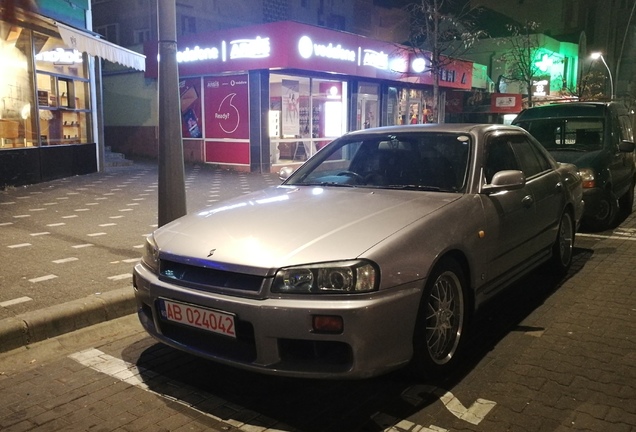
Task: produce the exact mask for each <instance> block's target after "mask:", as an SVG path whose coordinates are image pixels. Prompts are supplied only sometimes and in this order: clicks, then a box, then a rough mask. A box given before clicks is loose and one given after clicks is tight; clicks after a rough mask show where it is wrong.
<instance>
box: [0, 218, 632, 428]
mask: <svg viewBox="0 0 636 432" xmlns="http://www.w3.org/2000/svg"><path fill="white" fill-rule="evenodd" d="M635 264H636V217H635V215H631V216H629V217H628V218H626V219H625V220H623V221H622V223H621V225H620V226H619V227H618V228H616V229H614V230H612V231H607V232H603V233H579V235H578V238H577V242H576V251H575V257H574V265H573V267H572V269H571V271H570V273H569V274H568V275H567V277H566V278H565V279H564V280H554V279H553V278H552V276H551V275H550V274H547V273H545V272H544V271H543V269H540V270H538V271H535V272H533V273H532V274H530V275H529V276H528V277H526V278H524V279H523V280H521V281H519V282H518V283H517V284H515V285H514V286H512V287H511V288H510V289H508V290H507V291H506V292H505V293H503V295H501V296H499V297H498V298H497V299H496V300H495V301H493V302H492V303H491V304H489V305H488V307H487V308H486V309H485V310H484V311H482V313H481V314H480V315H479V316H478V317H477V318H476V320H475V322H474V323H473V327H472V332H471V333H470V335H469V349H468V351H467V352H468V353H469V355H468V356H467V358H466V361H465V362H464V363H463V364H462V365H461V367H460V369H459V370H458V373H457V374H455V375H454V376H449V377H445V378H444V379H441V380H440V382H439V383H437V384H435V385H432V384H430V383H426V382H418V381H415V380H413V379H412V378H411V377H410V376H409V375H408V374H407V373H406V372H404V371H397V372H394V373H391V374H388V375H385V376H381V377H377V378H374V379H368V380H360V381H321V380H301V379H290V378H278V377H272V376H264V375H258V374H254V373H249V372H245V371H241V370H236V369H232V368H229V367H225V366H220V365H217V364H214V363H211V362H208V361H205V360H202V359H198V358H195V357H192V356H190V355H188V354H184V353H181V352H179V351H176V350H174V349H172V348H168V347H165V346H163V345H160V344H158V343H156V342H155V341H154V340H153V339H151V338H150V337H148V336H147V335H146V334H145V333H144V332H143V331H142V329H141V327H140V325H139V324H138V322H137V319H136V317H135V316H134V315H127V316H124V317H122V318H119V319H116V320H112V321H108V322H105V323H101V324H97V325H94V326H90V327H87V328H84V329H81V330H78V331H75V332H73V333H68V334H65V335H61V336H58V337H55V338H51V339H48V340H46V341H43V342H39V343H36V344H32V345H29V346H27V347H23V348H19V349H16V350H13V351H10V352H6V353H3V354H0V430H2V431H22V430H29V431H31V430H34V431H54V430H73V431H75V430H95V431H161V430H165V431H192V430H194V431H198V430H200V431H203V430H205V431H243V432H254V431H303V432H305V431H306V432H313V431H388V432H406V431H412V432H431V431H435V432H445V431H481V432H503V431H515V432H517V431H541V432H543V431H598V432H606V431H611V432H636V368H635V367H634V365H635V364H636V290H635V289H634V288H635V287H636V282H635V276H636V266H635ZM131 289H132V288H131Z"/></svg>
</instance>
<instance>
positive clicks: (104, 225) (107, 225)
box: [99, 222, 117, 227]
mask: <svg viewBox="0 0 636 432" xmlns="http://www.w3.org/2000/svg"><path fill="white" fill-rule="evenodd" d="M116 225H117V224H116V223H114V222H111V223H106V224H100V225H99V226H100V227H109V226H116Z"/></svg>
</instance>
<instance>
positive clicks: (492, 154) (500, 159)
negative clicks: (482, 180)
mask: <svg viewBox="0 0 636 432" xmlns="http://www.w3.org/2000/svg"><path fill="white" fill-rule="evenodd" d="M506 138H507V137H505V136H498V137H494V138H493V139H491V140H490V142H489V143H488V153H487V155H486V163H485V165H484V174H485V175H486V183H490V182H491V181H492V178H493V176H494V175H495V174H496V173H498V172H499V171H504V170H519V169H520V168H519V165H518V164H517V159H516V158H515V154H514V152H513V151H512V147H511V146H510V143H509V142H508V140H507V139H506Z"/></svg>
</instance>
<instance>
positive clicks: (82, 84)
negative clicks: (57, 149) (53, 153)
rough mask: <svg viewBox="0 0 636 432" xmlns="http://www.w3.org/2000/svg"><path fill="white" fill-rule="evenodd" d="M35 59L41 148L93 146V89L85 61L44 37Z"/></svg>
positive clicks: (58, 41)
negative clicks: (67, 145)
mask: <svg viewBox="0 0 636 432" xmlns="http://www.w3.org/2000/svg"><path fill="white" fill-rule="evenodd" d="M36 46H40V49H39V52H38V53H37V54H36V57H35V60H36V62H35V64H36V85H37V88H36V91H37V106H38V118H39V134H40V136H39V138H40V143H41V145H44V146H46V145H61V144H84V143H89V142H92V135H91V128H90V118H91V116H90V112H91V111H90V88H89V81H88V78H87V71H86V69H85V65H84V57H83V55H82V54H81V53H79V52H78V51H75V50H70V49H68V48H66V47H65V46H64V43H63V42H62V40H61V39H57V38H49V37H41V43H40V44H36Z"/></svg>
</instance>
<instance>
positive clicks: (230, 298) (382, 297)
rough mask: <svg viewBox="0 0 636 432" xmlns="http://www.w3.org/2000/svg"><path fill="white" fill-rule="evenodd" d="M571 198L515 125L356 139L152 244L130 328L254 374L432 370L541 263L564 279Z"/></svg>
mask: <svg viewBox="0 0 636 432" xmlns="http://www.w3.org/2000/svg"><path fill="white" fill-rule="evenodd" d="M290 172H291V170H283V177H285V176H286V175H288V174H289V173H290ZM582 205H583V204H582V188H581V180H580V178H579V176H578V174H577V171H576V167H575V166H573V165H569V164H559V163H557V162H556V161H555V160H554V159H553V158H552V157H551V156H550V154H549V153H548V152H547V151H546V150H545V149H543V147H541V146H540V145H539V144H538V143H537V142H536V141H535V140H534V139H533V138H532V137H531V136H530V135H529V134H528V133H527V132H525V131H524V130H523V129H521V128H518V127H514V126H503V125H454V124H448V125H408V126H393V127H383V128H375V129H366V130H361V131H356V132H351V133H349V134H346V135H344V136H342V137H341V138H339V139H336V140H335V141H333V142H331V143H330V144H328V145H327V146H326V147H325V148H323V149H321V150H320V151H319V152H318V153H316V154H315V155H314V156H313V157H312V158H310V159H309V160H308V161H307V162H305V163H304V164H303V165H302V166H301V167H300V168H298V170H296V171H295V172H293V174H291V175H289V177H288V178H287V179H286V180H284V182H283V183H282V185H280V186H277V187H272V188H269V189H265V190H263V191H260V192H257V193H252V194H249V195H245V196H241V197H237V198H235V199H233V200H230V201H228V202H224V203H222V204H218V205H215V206H212V207H209V208H205V209H203V210H201V211H198V212H194V213H191V214H189V215H186V216H184V217H182V218H179V219H177V220H175V221H174V222H171V223H169V224H166V225H165V226H163V227H161V228H159V229H157V230H156V231H155V232H154V233H153V234H152V235H150V236H149V237H148V238H147V242H146V247H145V253H144V255H143V258H142V260H141V262H140V263H139V264H137V265H136V266H135V268H134V278H133V284H134V289H135V295H136V299H137V305H138V314H139V319H140V321H141V324H142V325H143V327H144V328H145V329H146V330H147V332H148V333H149V334H150V335H152V336H153V337H154V338H156V339H157V340H159V341H161V342H163V343H165V344H167V345H170V346H172V347H175V348H178V349H181V350H184V351H187V352H189V353H192V354H195V355H198V356H201V357H205V358H207V359H211V360H214V361H217V362H220V363H224V364H228V365H232V366H236V367H240V368H245V369H249V370H252V371H257V372H263V373H270V374H278V375H282V376H294V377H311V378H345V377H347V378H362V377H369V376H373V375H378V374H381V373H384V372H387V371H390V370H392V369H396V368H400V367H403V366H406V365H407V364H410V365H411V366H412V368H413V371H414V372H415V373H417V374H419V375H422V376H440V374H445V373H448V372H449V371H450V370H451V369H452V368H453V366H454V365H455V362H456V360H457V358H458V357H459V353H460V352H461V348H462V344H463V343H464V340H465V337H466V333H465V332H466V330H467V328H468V323H469V322H470V318H471V315H472V314H473V312H474V311H476V310H477V309H479V308H480V307H481V306H482V305H483V304H484V302H486V301H487V300H488V299H490V298H491V297H492V296H494V295H495V294H496V293H497V292H499V291H501V290H502V289H503V288H504V287H506V286H508V285H509V284H510V283H512V282H513V281H515V280H517V279H518V278H519V277H521V276H522V275H524V274H526V273H528V272H529V271H531V270H533V269H535V268H537V267H538V266H539V265H541V264H543V263H546V265H549V266H551V267H552V270H554V271H556V272H559V273H561V274H564V273H565V272H566V271H567V269H568V268H569V266H570V264H571V261H572V254H573V245H574V238H575V230H576V228H577V226H578V223H579V220H580V217H581V213H582Z"/></svg>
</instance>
